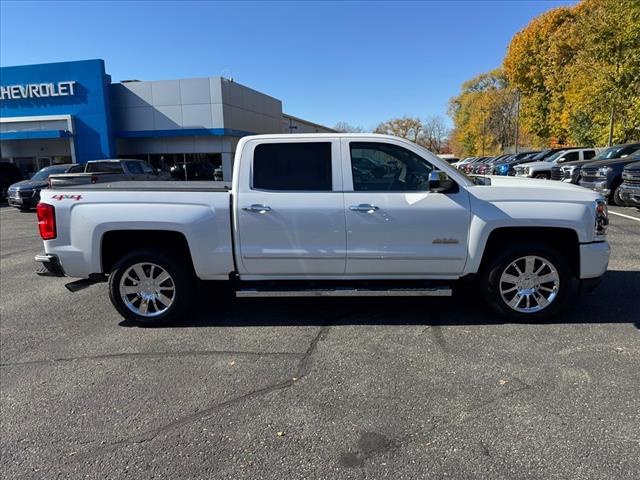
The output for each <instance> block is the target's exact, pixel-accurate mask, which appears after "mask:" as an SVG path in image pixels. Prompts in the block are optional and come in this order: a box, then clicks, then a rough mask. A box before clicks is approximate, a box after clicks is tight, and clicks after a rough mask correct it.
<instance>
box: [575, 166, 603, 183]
mask: <svg viewBox="0 0 640 480" xmlns="http://www.w3.org/2000/svg"><path fill="white" fill-rule="evenodd" d="M580 173H581V174H582V180H583V181H585V182H597V181H598V180H604V178H603V177H601V176H599V175H598V169H597V168H583V169H582V171H581V172H580Z"/></svg>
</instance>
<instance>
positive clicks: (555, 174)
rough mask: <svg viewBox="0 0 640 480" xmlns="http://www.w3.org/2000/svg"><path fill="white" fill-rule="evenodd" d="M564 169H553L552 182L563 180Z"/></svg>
mask: <svg viewBox="0 0 640 480" xmlns="http://www.w3.org/2000/svg"><path fill="white" fill-rule="evenodd" d="M562 178H563V174H562V168H561V167H552V168H551V180H562Z"/></svg>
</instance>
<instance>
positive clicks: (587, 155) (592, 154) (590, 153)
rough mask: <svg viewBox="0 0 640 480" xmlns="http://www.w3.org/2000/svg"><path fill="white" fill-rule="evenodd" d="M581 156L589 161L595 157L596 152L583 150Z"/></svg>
mask: <svg viewBox="0 0 640 480" xmlns="http://www.w3.org/2000/svg"><path fill="white" fill-rule="evenodd" d="M582 155H583V156H584V159H585V160H591V159H592V158H593V157H595V156H596V151H595V150H585V151H584V152H583V153H582Z"/></svg>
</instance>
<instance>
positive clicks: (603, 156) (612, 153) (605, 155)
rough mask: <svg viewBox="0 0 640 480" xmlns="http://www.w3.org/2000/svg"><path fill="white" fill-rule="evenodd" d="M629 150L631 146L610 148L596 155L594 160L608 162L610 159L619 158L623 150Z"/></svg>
mask: <svg viewBox="0 0 640 480" xmlns="http://www.w3.org/2000/svg"><path fill="white" fill-rule="evenodd" d="M628 149H629V145H617V146H615V147H609V148H606V149H604V150H603V151H601V152H600V153H599V154H598V155H596V156H595V158H594V159H593V160H594V161H595V160H608V159H610V158H618V157H619V156H620V154H621V152H622V151H623V150H628Z"/></svg>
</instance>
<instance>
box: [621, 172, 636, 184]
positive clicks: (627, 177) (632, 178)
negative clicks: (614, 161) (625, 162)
mask: <svg viewBox="0 0 640 480" xmlns="http://www.w3.org/2000/svg"><path fill="white" fill-rule="evenodd" d="M622 180H623V181H624V183H625V184H626V185H633V186H638V187H640V172H624V173H623V174H622Z"/></svg>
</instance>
